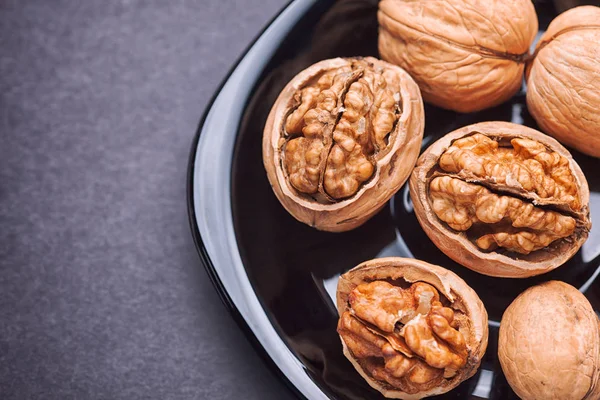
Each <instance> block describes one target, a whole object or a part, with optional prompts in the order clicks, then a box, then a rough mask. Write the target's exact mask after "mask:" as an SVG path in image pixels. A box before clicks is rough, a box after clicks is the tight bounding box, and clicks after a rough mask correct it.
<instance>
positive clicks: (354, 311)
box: [337, 257, 488, 399]
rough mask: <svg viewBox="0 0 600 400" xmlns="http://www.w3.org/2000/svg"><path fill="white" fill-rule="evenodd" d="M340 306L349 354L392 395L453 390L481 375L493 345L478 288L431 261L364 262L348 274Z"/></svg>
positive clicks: (376, 384)
mask: <svg viewBox="0 0 600 400" xmlns="http://www.w3.org/2000/svg"><path fill="white" fill-rule="evenodd" d="M413 296H414V297H413ZM337 308H338V312H339V315H340V321H339V324H338V333H339V334H340V339H341V341H342V346H343V351H344V355H345V356H346V358H347V359H348V360H350V362H351V363H352V365H353V366H354V368H355V369H356V370H357V371H358V373H359V374H360V375H361V376H362V377H363V378H364V379H365V380H366V381H367V383H368V384H369V385H370V386H371V387H373V388H374V389H376V390H378V391H379V392H381V393H382V394H383V395H384V396H385V397H388V398H400V399H420V398H423V397H427V396H434V395H438V394H442V393H446V392H448V391H450V390H452V389H453V388H455V387H456V386H458V385H459V384H460V383H461V382H462V381H464V380H466V379H468V378H469V377H471V376H473V375H474V374H475V372H476V371H477V369H478V368H479V365H480V363H481V359H482V357H483V355H484V353H485V350H486V348H487V343H488V317H487V312H486V310H485V307H484V306H483V303H482V302H481V300H480V299H479V297H478V296H477V294H476V293H475V291H474V290H473V289H471V288H470V287H469V286H468V285H467V284H466V283H465V282H464V281H463V280H462V279H461V278H460V277H458V276H457V275H456V274H454V273H453V272H451V271H449V270H447V269H445V268H442V267H439V266H436V265H432V264H428V263H426V262H424V261H419V260H414V259H407V258H400V257H389V258H380V259H374V260H370V261H366V262H363V263H362V264H360V265H358V266H357V267H355V268H353V269H351V270H350V271H348V272H346V273H345V274H343V275H342V276H341V277H340V280H339V282H338V287H337ZM442 315H443V316H444V317H443V318H442V317H441V316H442ZM427 324H429V325H427ZM432 330H433V332H432ZM446 356H447V357H446Z"/></svg>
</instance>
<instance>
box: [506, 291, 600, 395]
mask: <svg viewBox="0 0 600 400" xmlns="http://www.w3.org/2000/svg"><path fill="white" fill-rule="evenodd" d="M599 324H600V321H599V320H598V317H597V316H596V313H595V312H594V310H593V308H592V306H591V304H590V303H589V301H588V300H587V299H586V298H585V296H584V295H583V294H581V292H579V291H578V290H577V289H576V288H574V287H573V286H571V285H568V284H566V283H564V282H559V281H550V282H546V283H543V284H541V285H538V286H533V287H531V288H529V289H527V290H526V291H525V292H523V293H521V294H520V295H519V297H517V298H516V299H515V300H514V301H513V302H512V304H511V305H510V306H509V307H508V308H507V309H506V311H505V312H504V315H503V316H502V321H501V323H500V335H499V341H498V358H499V359H500V365H501V366H502V371H504V375H505V376H506V380H507V381H508V383H509V384H510V386H511V387H512V389H513V390H514V391H515V393H516V394H517V395H518V396H519V397H520V398H521V399H523V400H534V399H535V400H554V399H561V400H596V399H599V398H600V329H599Z"/></svg>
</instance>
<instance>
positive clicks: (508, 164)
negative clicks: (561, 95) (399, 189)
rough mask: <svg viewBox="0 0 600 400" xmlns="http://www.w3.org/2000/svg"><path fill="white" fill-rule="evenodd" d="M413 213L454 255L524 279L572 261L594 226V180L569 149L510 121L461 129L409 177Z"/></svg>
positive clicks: (481, 268) (465, 262) (433, 148)
mask: <svg viewBox="0 0 600 400" xmlns="http://www.w3.org/2000/svg"><path fill="white" fill-rule="evenodd" d="M410 195H411V198H412V201H413V204H414V209H415V215H416V216H417V219H418V220H419V223H420V224H421V226H422V227H423V229H424V231H425V233H427V235H428V236H429V238H430V239H431V240H432V241H433V242H434V243H435V245H436V246H437V247H439V248H440V250H442V251H443V252H444V253H445V254H446V255H447V256H448V257H450V258H452V259H453V260H455V261H456V262H458V263H460V264H462V265H464V266H465V267H467V268H470V269H472V270H474V271H477V272H480V273H482V274H486V275H491V276H499V277H512V278H523V277H528V276H533V275H538V274H541V273H544V272H548V271H550V270H552V269H554V268H556V267H558V266H560V265H562V264H563V263H565V262H566V261H567V260H568V259H570V258H571V257H572V256H573V255H574V254H575V253H576V252H577V250H578V249H579V248H580V247H581V245H582V244H583V243H584V242H585V240H586V239H587V237H588V233H589V231H590V228H591V222H590V216H589V207H588V203H589V196H590V194H589V189H588V184H587V181H586V179H585V176H584V175H583V172H582V171H581V169H580V168H579V165H577V163H576V162H575V160H573V158H572V157H571V155H570V154H569V152H568V151H567V150H566V149H565V148H564V147H562V146H561V145H560V144H559V143H558V142H557V141H556V140H554V139H552V138H551V137H549V136H546V135H544V134H543V133H541V132H538V131H536V130H533V129H531V128H527V127H525V126H521V125H516V124H512V123H508V122H483V123H479V124H475V125H469V126H467V127H464V128H461V129H458V130H456V131H454V132H452V133H449V134H447V135H446V136H444V137H443V138H441V139H439V140H438V141H437V142H435V143H434V144H432V145H431V146H430V147H429V148H428V149H427V150H426V151H425V152H424V153H423V154H422V155H421V157H420V158H419V161H418V162H417V166H416V168H415V170H414V171H413V174H412V177H411V180H410Z"/></svg>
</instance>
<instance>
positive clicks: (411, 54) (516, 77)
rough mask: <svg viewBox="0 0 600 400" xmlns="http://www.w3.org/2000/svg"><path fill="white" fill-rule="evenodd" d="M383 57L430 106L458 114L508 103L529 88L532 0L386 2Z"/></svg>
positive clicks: (381, 10) (535, 27)
mask: <svg viewBox="0 0 600 400" xmlns="http://www.w3.org/2000/svg"><path fill="white" fill-rule="evenodd" d="M377 17H378V20H379V53H380V55H381V58H382V59H384V60H386V61H389V62H391V63H394V64H397V65H399V66H401V67H402V68H404V69H405V70H406V71H408V73H409V74H410V75H411V76H412V77H413V78H414V79H415V81H417V83H418V84H419V87H420V88H421V92H422V94H423V98H424V99H425V101H427V102H429V103H432V104H434V105H436V106H439V107H443V108H447V109H450V110H454V111H458V112H473V111H478V110H482V109H485V108H488V107H492V106H495V105H498V104H500V103H503V102H504V101H506V100H508V99H509V98H510V97H512V96H513V95H514V94H515V93H516V92H517V91H518V90H519V88H520V87H521V83H522V78H523V70H524V68H525V59H526V58H527V56H528V54H529V47H530V46H531V44H532V43H533V40H534V38H535V35H536V34H537V32H538V20H537V15H536V13H535V9H534V7H533V4H532V2H531V1H530V0H513V1H501V0H475V1H469V2H465V1H463V0H448V1H430V0H412V1H408V0H382V1H381V2H380V3H379V12H378V14H377Z"/></svg>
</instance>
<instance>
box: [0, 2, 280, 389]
mask: <svg viewBox="0 0 600 400" xmlns="http://www.w3.org/2000/svg"><path fill="white" fill-rule="evenodd" d="M284 3H286V0H244V1H242V0H239V1H237V2H236V1H232V0H228V1H223V0H210V1H206V0H110V1H105V0H86V1H78V0H1V1H0V112H1V119H0V135H1V136H0V138H1V140H0V398H2V399H30V398H35V399H71V398H78V399H85V398H90V399H151V398H153V399H189V398H218V399H234V398H244V399H286V398H291V395H290V394H289V393H288V392H287V389H285V388H284V387H283V386H282V385H281V384H280V383H279V382H278V381H277V380H276V378H275V377H274V376H273V375H272V374H271V373H270V372H269V371H268V370H267V368H266V367H265V366H264V364H263V363H262V361H261V360H260V359H259V358H258V356H257V355H256V354H255V353H254V351H253V349H252V348H251V346H250V345H249V343H248V342H247V340H246V339H245V338H244V336H243V335H242V333H241V332H240V331H239V330H238V327H237V325H236V324H235V323H234V322H233V320H232V319H231V317H230V316H229V314H228V312H227V311H226V309H225V307H224V306H223V305H222V304H221V303H220V301H219V299H218V297H217V295H216V293H215V291H214V289H213V287H212V286H211V284H210V282H209V280H208V278H207V275H206V274H205V272H204V270H202V269H201V266H200V262H199V258H198V256H197V253H196V250H195V248H194V244H193V242H192V238H191V235H190V230H189V226H188V219H187V212H186V197H185V196H186V188H185V184H186V166H187V158H188V153H189V149H190V144H191V142H192V138H193V136H194V133H195V130H196V125H197V123H198V120H199V117H200V115H201V112H202V110H203V109H204V107H205V106H206V105H207V102H208V100H209V98H210V96H211V95H212V93H213V91H214V90H215V89H216V88H217V85H218V84H219V82H220V81H221V79H222V78H223V77H224V75H225V73H226V71H227V69H228V68H229V67H230V65H231V64H232V63H233V62H234V60H235V59H236V58H237V56H238V55H239V54H240V52H241V51H242V50H243V49H244V48H245V47H246V45H247V44H248V43H249V42H250V40H251V39H252V38H253V37H254V36H255V35H256V34H257V32H258V31H259V30H260V29H261V28H262V26H263V25H264V24H265V23H266V22H267V21H268V20H269V19H270V18H271V17H272V16H273V15H274V14H275V13H276V12H277V11H278V10H279V9H280V8H281V7H282V6H283V5H284Z"/></svg>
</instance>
